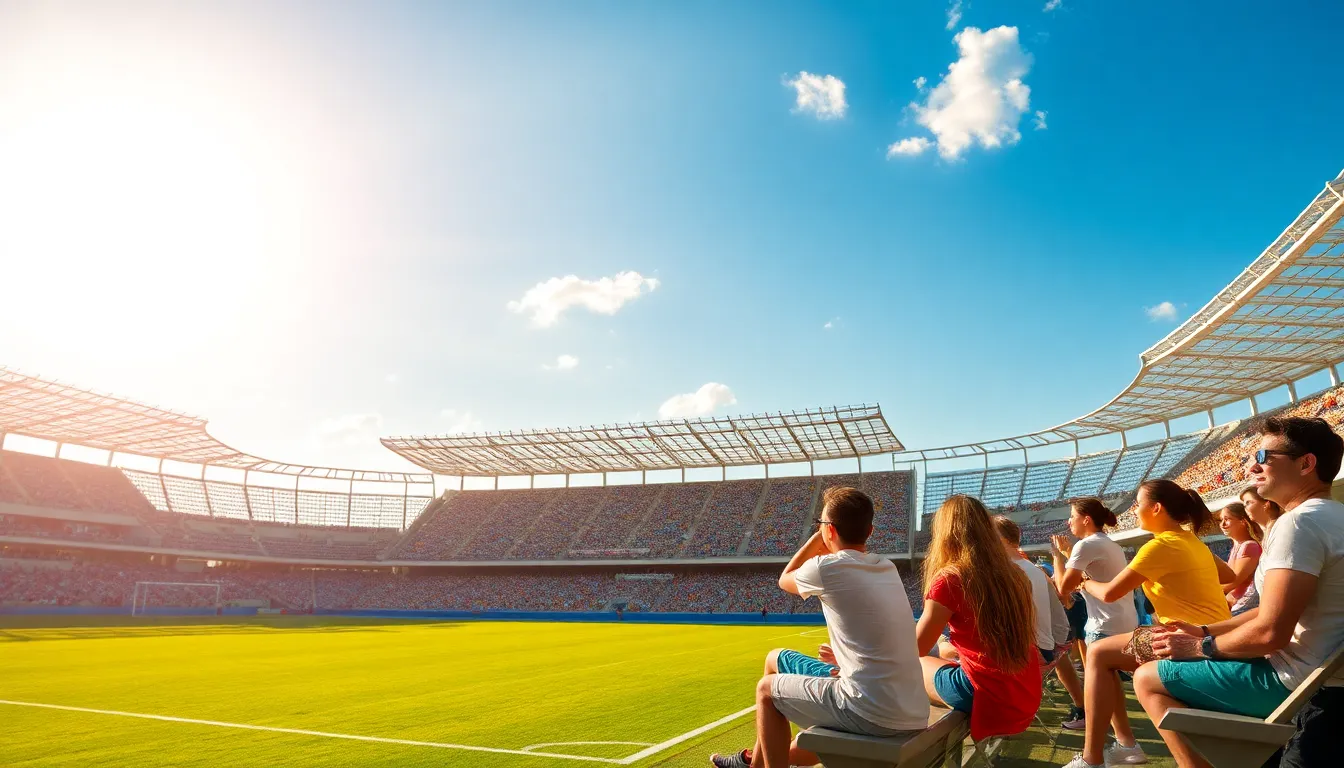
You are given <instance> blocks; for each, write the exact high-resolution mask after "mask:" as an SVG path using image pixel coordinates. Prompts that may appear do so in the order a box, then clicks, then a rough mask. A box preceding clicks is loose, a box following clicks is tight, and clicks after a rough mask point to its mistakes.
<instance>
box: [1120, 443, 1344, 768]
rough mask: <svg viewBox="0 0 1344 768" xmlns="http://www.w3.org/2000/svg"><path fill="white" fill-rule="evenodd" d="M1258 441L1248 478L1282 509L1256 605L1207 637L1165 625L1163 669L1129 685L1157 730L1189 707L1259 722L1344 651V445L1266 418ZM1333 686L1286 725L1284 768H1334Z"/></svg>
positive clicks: (1180, 760)
mask: <svg viewBox="0 0 1344 768" xmlns="http://www.w3.org/2000/svg"><path fill="white" fill-rule="evenodd" d="M1259 431H1260V443H1259V445H1260V448H1259V450H1257V451H1256V452H1255V454H1254V459H1255V461H1254V463H1253V464H1252V465H1251V467H1250V473H1251V477H1252V479H1253V481H1254V482H1255V488H1256V490H1257V491H1258V495H1259V496H1260V497H1262V498H1264V499H1265V500H1267V501H1273V502H1275V503H1277V504H1278V505H1279V506H1280V507H1282V508H1283V510H1284V513H1283V516H1282V517H1280V518H1279V519H1278V521H1277V522H1276V523H1275V524H1274V526H1273V528H1272V529H1271V530H1270V533H1269V538H1268V539H1267V540H1266V542H1265V553H1264V556H1263V557H1261V559H1260V564H1259V566H1257V568H1256V571H1255V586H1256V590H1257V591H1258V592H1259V593H1260V605H1259V607H1257V608H1252V609H1251V610H1249V611H1247V612H1246V613H1243V614H1241V615H1240V616H1237V617H1236V618H1233V619H1230V620H1227V621H1221V622H1216V623H1211V624H1208V625H1207V626H1200V624H1199V623H1197V622H1194V621H1183V622H1168V624H1170V625H1171V628H1172V631H1170V632H1169V633H1164V634H1159V635H1158V636H1157V637H1156V638H1155V639H1154V641H1153V650H1154V651H1155V652H1156V653H1157V654H1158V655H1159V656H1160V657H1163V658H1162V660H1161V661H1158V662H1155V663H1151V664H1145V665H1144V666H1143V668H1142V669H1141V670H1140V672H1139V674H1138V675H1136V676H1135V679H1134V688H1135V691H1136V692H1137V693H1138V695H1139V701H1140V702H1141V703H1142V704H1143V708H1144V710H1146V711H1147V712H1148V714H1149V716H1150V717H1152V718H1153V722H1155V723H1156V722H1160V721H1161V719H1162V717H1163V716H1164V715H1165V714H1166V713H1167V710H1168V709H1170V708H1171V707H1180V706H1187V705H1188V706H1194V707H1198V708H1201V709H1212V710H1216V711H1220V712H1231V713H1235V714H1241V715H1247V716H1250V717H1265V716H1267V715H1268V714H1269V713H1270V712H1272V711H1273V710H1274V709H1275V708H1277V707H1278V706H1279V704H1281V703H1282V702H1283V700H1284V699H1286V698H1287V697H1288V695H1289V693H1290V692H1291V691H1292V690H1293V689H1294V688H1296V687H1297V686H1299V685H1301V684H1302V682H1303V681H1304V680H1305V679H1306V678H1307V676H1308V675H1310V674H1311V672H1312V671H1313V670H1314V669H1315V668H1316V667H1318V666H1320V665H1321V664H1322V663H1323V662H1324V661H1325V658H1326V657H1327V656H1329V655H1330V654H1331V653H1332V652H1334V651H1335V650H1336V649H1337V648H1339V646H1340V644H1341V643H1344V504H1340V503H1339V502H1336V501H1334V500H1332V499H1331V497H1330V486H1331V484H1332V483H1333V482H1334V479H1335V476H1336V475H1338V474H1339V467H1340V461H1341V459H1342V458H1344V440H1341V439H1340V437H1339V435H1337V434H1335V433H1334V431H1333V430H1332V429H1331V428H1330V425H1329V424H1328V423H1327V422H1325V421H1323V420H1321V419H1306V418H1293V417H1275V418H1269V419H1266V420H1265V421H1264V422H1263V424H1262V425H1261V426H1260V430H1259ZM1341 683H1344V680H1341V679H1340V677H1338V676H1336V677H1335V678H1334V679H1332V680H1331V681H1330V683H1327V685H1326V687H1324V688H1322V689H1321V690H1320V691H1319V692H1317V693H1316V695H1315V696H1313V697H1312V698H1311V700H1310V701H1309V702H1308V703H1307V704H1306V705H1305V706H1304V707H1303V708H1302V709H1301V710H1299V711H1298V713H1297V715H1296V716H1295V717H1294V718H1293V724H1294V725H1295V726H1297V732H1296V733H1294V734H1293V737H1292V738H1291V739H1290V740H1289V742H1288V744H1287V746H1286V747H1284V751H1283V755H1282V760H1281V762H1280V763H1279V765H1280V766H1281V767H1282V768H1305V767H1306V766H1321V765H1335V764H1338V762H1339V755H1338V749H1339V747H1338V744H1339V734H1340V732H1341V730H1344V688H1341V687H1338V686H1339V685H1340V684H1341ZM1160 733H1161V734H1162V738H1163V740H1164V741H1166V742H1167V746H1168V747H1170V748H1171V752H1172V755H1173V756H1175V757H1176V762H1177V764H1178V765H1180V766H1182V767H1183V768H1188V767H1190V766H1206V765H1208V763H1207V762H1205V761H1204V759H1203V758H1202V757H1201V756H1200V755H1199V754H1198V753H1197V752H1195V751H1194V750H1193V749H1192V748H1191V747H1190V745H1189V744H1188V743H1186V741H1185V739H1184V738H1182V737H1181V736H1180V735H1179V734H1177V733H1174V732H1171V731H1161V732H1160ZM1271 764H1272V761H1271Z"/></svg>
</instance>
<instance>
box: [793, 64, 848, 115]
mask: <svg viewBox="0 0 1344 768" xmlns="http://www.w3.org/2000/svg"><path fill="white" fill-rule="evenodd" d="M784 84H785V85H787V86H789V87H790V88H792V89H794V90H795V91H797V92H798V100H797V103H796V105H795V106H794V111H795V112H806V113H809V114H812V115H815V116H816V117H817V118H818V119H820V120H834V119H836V118H841V117H844V116H845V110H846V109H847V108H848V107H849V105H848V104H846V103H845V84H844V83H843V82H842V81H841V80H840V78H838V77H836V76H835V75H814V74H812V73H810V72H799V73H798V76H797V77H795V78H793V79H792V80H785V81H784Z"/></svg>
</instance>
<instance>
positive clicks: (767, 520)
mask: <svg viewBox="0 0 1344 768" xmlns="http://www.w3.org/2000/svg"><path fill="white" fill-rule="evenodd" d="M816 495H817V483H816V481H815V480H814V479H813V478H810V477H804V478H788V479H776V480H771V481H770V483H769V487H768V488H767V489H766V492H765V500H764V502H763V503H762V506H761V514H760V516H759V517H757V518H756V522H755V523H754V524H753V525H752V527H751V531H750V532H749V533H748V534H747V537H748V538H747V549H746V554H748V555H757V556H763V555H792V554H793V553H794V552H795V551H797V549H798V547H799V546H800V545H801V544H802V542H803V536H804V534H805V533H806V532H807V531H808V529H809V525H810V524H811V522H812V521H811V519H810V515H811V514H812V508H813V505H814V504H815V503H817V499H816Z"/></svg>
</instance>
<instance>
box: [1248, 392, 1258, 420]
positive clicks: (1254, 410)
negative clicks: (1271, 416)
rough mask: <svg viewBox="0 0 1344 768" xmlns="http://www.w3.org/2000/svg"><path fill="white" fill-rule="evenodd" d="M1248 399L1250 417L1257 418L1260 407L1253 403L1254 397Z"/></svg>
mask: <svg viewBox="0 0 1344 768" xmlns="http://www.w3.org/2000/svg"><path fill="white" fill-rule="evenodd" d="M1249 399H1250V402H1251V416H1259V415H1260V406H1259V405H1257V404H1256V402H1255V395H1251V396H1250V398H1249Z"/></svg>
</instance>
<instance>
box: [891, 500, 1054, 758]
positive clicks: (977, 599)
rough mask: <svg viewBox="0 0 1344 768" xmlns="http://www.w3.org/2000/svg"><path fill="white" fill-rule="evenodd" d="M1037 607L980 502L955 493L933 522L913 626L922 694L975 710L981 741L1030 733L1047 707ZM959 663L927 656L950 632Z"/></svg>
mask: <svg viewBox="0 0 1344 768" xmlns="http://www.w3.org/2000/svg"><path fill="white" fill-rule="evenodd" d="M1035 626H1036V608H1035V605H1034V603H1033V602H1032V599H1031V583H1030V582H1029V581H1028V580H1027V575H1026V574H1025V573H1024V572H1023V571H1022V570H1021V569H1020V568H1018V567H1017V566H1015V565H1013V563H1012V561H1010V560H1009V559H1008V554H1007V552H1006V551H1005V550H1004V547H1003V542H1002V541H1000V539H999V536H998V533H997V532H996V531H995V529H994V526H993V523H992V522H991V520H990V516H989V512H988V511H987V510H986V509H985V506H984V505H983V504H981V503H980V501H979V500H978V499H974V498H972V497H970V496H962V495H957V496H952V497H950V498H949V499H948V500H947V501H944V502H943V505H942V506H941V507H939V508H938V512H937V514H935V515H934V518H933V540H932V541H931V542H930V543H929V551H928V555H927V556H926V557H925V558H924V614H923V615H922V616H921V617H920V619H919V624H918V626H917V627H916V628H915V638H916V643H917V645H918V648H919V653H920V657H921V658H920V662H921V663H922V664H923V665H924V689H925V691H926V692H927V693H928V695H929V700H930V701H932V702H933V703H934V704H938V705H942V706H946V707H950V708H952V709H958V710H961V711H963V712H968V713H970V716H971V737H972V738H974V739H976V740H977V741H978V740H980V739H984V738H988V737H990V736H1006V735H1011V734H1015V733H1021V732H1022V731H1025V730H1026V729H1027V727H1028V726H1030V725H1031V721H1032V718H1033V717H1034V716H1035V715H1036V710H1038V709H1040V706H1041V670H1040V659H1041V656H1040V653H1038V652H1037V650H1036V632H1035ZM949 627H950V628H951V634H950V635H949V638H948V639H949V640H950V641H951V646H952V648H953V649H955V651H956V655H957V656H958V659H959V660H958V661H951V660H948V659H941V658H933V657H930V656H929V655H928V653H929V651H931V650H933V648H934V646H935V645H936V644H937V642H938V638H939V637H940V636H941V635H942V633H943V629H944V628H949Z"/></svg>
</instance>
